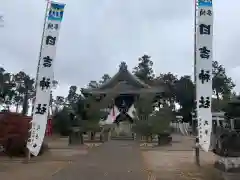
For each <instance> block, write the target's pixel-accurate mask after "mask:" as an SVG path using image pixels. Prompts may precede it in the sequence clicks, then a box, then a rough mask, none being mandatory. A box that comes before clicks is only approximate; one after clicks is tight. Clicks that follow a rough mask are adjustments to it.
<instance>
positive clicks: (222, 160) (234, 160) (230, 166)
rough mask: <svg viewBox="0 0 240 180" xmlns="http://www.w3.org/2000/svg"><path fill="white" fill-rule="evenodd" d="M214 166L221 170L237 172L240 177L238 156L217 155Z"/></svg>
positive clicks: (239, 159)
mask: <svg viewBox="0 0 240 180" xmlns="http://www.w3.org/2000/svg"><path fill="white" fill-rule="evenodd" d="M214 167H215V168H216V169H218V170H220V171H222V172H227V173H239V177H240V157H217V160H216V161H215V164H214Z"/></svg>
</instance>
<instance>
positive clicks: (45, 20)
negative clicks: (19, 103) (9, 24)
mask: <svg viewBox="0 0 240 180" xmlns="http://www.w3.org/2000/svg"><path fill="white" fill-rule="evenodd" d="M49 4H50V1H49V0H47V5H46V10H45V15H44V23H43V31H42V39H41V44H40V51H39V58H38V64H37V72H36V79H35V96H34V98H33V100H32V114H31V115H32V116H33V111H34V103H35V100H36V90H37V81H38V74H39V68H40V62H41V54H42V46H43V40H44V31H45V27H46V23H47V15H48V7H49ZM26 151H27V154H26V162H27V163H28V162H29V161H30V159H31V152H30V151H29V150H28V149H27V148H26Z"/></svg>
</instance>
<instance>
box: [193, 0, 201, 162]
mask: <svg viewBox="0 0 240 180" xmlns="http://www.w3.org/2000/svg"><path fill="white" fill-rule="evenodd" d="M197 5H198V0H194V84H195V103H196V106H195V117H196V119H195V118H192V129H194V130H195V131H196V138H195V141H194V147H195V163H196V165H197V166H200V149H199V137H198V128H195V127H194V128H193V126H194V125H195V123H194V122H193V121H197V122H196V124H198V115H197V109H196V108H197V99H196V98H197V93H196V90H197V87H196V86H197V70H196V61H197V52H196V50H197Z"/></svg>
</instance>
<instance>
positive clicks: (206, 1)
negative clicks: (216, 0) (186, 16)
mask: <svg viewBox="0 0 240 180" xmlns="http://www.w3.org/2000/svg"><path fill="white" fill-rule="evenodd" d="M200 6H208V7H209V6H212V0H198V7H200Z"/></svg>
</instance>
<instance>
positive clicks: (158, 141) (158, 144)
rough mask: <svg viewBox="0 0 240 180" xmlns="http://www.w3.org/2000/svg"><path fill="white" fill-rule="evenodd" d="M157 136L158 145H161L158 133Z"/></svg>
mask: <svg viewBox="0 0 240 180" xmlns="http://www.w3.org/2000/svg"><path fill="white" fill-rule="evenodd" d="M157 138H158V145H161V136H160V135H158V136H157Z"/></svg>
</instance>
